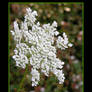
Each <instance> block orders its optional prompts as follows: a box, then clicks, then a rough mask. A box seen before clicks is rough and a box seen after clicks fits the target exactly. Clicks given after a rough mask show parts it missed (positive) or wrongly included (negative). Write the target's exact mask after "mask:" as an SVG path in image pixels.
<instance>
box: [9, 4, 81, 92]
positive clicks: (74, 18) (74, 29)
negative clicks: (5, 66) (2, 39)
mask: <svg viewBox="0 0 92 92" xmlns="http://www.w3.org/2000/svg"><path fill="white" fill-rule="evenodd" d="M27 7H30V8H32V10H37V12H38V17H37V19H38V21H40V22H41V24H44V23H48V22H49V23H52V22H53V21H54V20H55V21H57V23H58V27H57V30H58V31H59V32H60V33H61V34H62V32H65V33H66V34H67V35H68V38H69V40H70V42H72V43H73V47H72V48H69V49H66V50H65V51H61V50H59V49H58V52H57V55H58V57H59V58H60V59H61V60H63V61H64V62H65V65H64V68H63V71H64V74H65V78H66V79H65V82H64V84H63V85H59V84H58V82H57V80H56V78H55V77H54V76H51V77H48V78H47V77H45V76H44V75H42V78H41V81H40V83H39V85H38V86H37V87H32V86H31V81H30V80H28V78H30V76H29V75H25V80H24V81H22V79H23V76H24V73H25V70H23V69H21V68H18V67H16V66H15V61H14V60H13V59H12V56H13V54H14V52H13V50H14V48H15V43H14V40H13V37H12V35H11V33H10V37H9V38H10V41H9V50H10V54H9V58H10V60H9V62H10V92H18V89H19V88H20V85H21V90H20V91H19V92H82V85H83V81H82V68H83V67H82V33H83V30H82V7H83V5H82V4H81V3H80V4H77V3H75V4H70V3H59V4H34V3H29V4H10V13H9V15H10V29H13V22H14V21H15V20H17V21H22V20H23V19H24V15H25V13H26V8H27ZM9 31H10V30H9ZM21 82H22V83H21Z"/></svg>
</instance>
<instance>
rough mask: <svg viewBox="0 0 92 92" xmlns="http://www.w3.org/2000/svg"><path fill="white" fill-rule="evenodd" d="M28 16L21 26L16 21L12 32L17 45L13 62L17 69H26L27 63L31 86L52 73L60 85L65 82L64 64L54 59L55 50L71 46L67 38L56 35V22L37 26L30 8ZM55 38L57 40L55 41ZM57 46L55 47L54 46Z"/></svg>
mask: <svg viewBox="0 0 92 92" xmlns="http://www.w3.org/2000/svg"><path fill="white" fill-rule="evenodd" d="M26 11H27V13H26V15H25V17H24V21H23V22H21V24H20V27H19V24H18V23H17V21H15V22H14V30H11V33H12V35H13V37H14V40H15V42H16V48H15V50H14V53H15V54H14V56H13V59H14V60H15V61H16V66H18V67H21V68H26V64H30V65H31V67H32V68H31V73H30V74H31V76H32V77H31V81H32V86H37V84H38V82H39V81H40V73H44V74H45V76H49V73H50V72H52V73H53V74H55V76H56V77H57V79H58V80H59V84H62V83H63V82H64V79H65V77H64V73H63V71H62V67H63V65H64V62H63V61H61V60H60V59H59V58H57V56H56V54H57V51H56V49H57V48H61V49H65V48H68V47H71V46H72V44H71V43H69V42H68V38H67V35H66V34H65V33H63V37H61V36H58V35H59V32H58V31H57V30H56V27H57V23H56V22H55V21H54V22H53V23H52V25H51V24H49V23H48V24H44V25H40V23H39V22H37V20H36V16H38V14H37V12H36V11H32V10H31V9H30V8H27V9H26ZM55 37H57V39H56V40H55ZM55 44H56V45H55Z"/></svg>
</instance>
